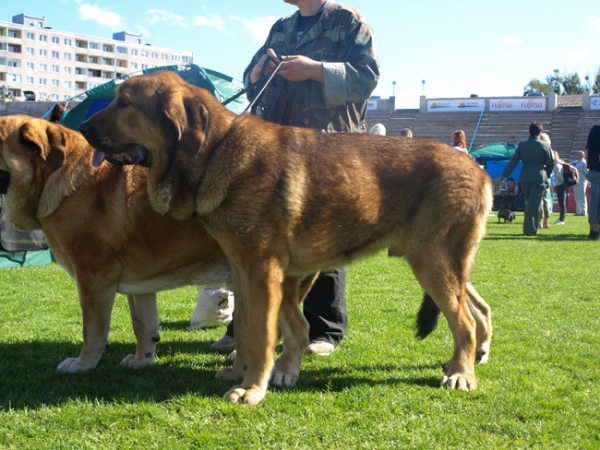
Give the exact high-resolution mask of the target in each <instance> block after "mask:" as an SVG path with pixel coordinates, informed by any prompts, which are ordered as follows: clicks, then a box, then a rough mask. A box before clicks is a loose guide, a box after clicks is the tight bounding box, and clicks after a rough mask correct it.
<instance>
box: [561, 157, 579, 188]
mask: <svg viewBox="0 0 600 450" xmlns="http://www.w3.org/2000/svg"><path fill="white" fill-rule="evenodd" d="M561 164H562V166H563V180H564V181H563V183H564V185H565V187H566V188H570V187H571V186H575V185H576V184H577V183H578V182H579V172H578V171H577V169H576V168H575V167H573V166H572V165H570V164H569V163H565V162H564V163H561Z"/></svg>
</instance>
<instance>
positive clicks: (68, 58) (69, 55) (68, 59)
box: [63, 53, 71, 61]
mask: <svg viewBox="0 0 600 450" xmlns="http://www.w3.org/2000/svg"><path fill="white" fill-rule="evenodd" d="M63 57H64V59H65V60H66V61H71V54H70V53H64V54H63Z"/></svg>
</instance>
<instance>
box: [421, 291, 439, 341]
mask: <svg viewBox="0 0 600 450" xmlns="http://www.w3.org/2000/svg"><path fill="white" fill-rule="evenodd" d="M441 315H442V312H441V311H440V308H438V306H437V305H436V304H435V302H434V301H433V299H432V298H431V296H430V295H429V294H428V293H427V292H425V295H423V302H422V303H421V307H420V308H419V312H418V314H417V333H416V334H417V337H418V338H419V339H425V338H426V337H427V336H429V334H430V333H431V332H432V331H433V330H435V327H437V324H438V322H439V320H440V316H441Z"/></svg>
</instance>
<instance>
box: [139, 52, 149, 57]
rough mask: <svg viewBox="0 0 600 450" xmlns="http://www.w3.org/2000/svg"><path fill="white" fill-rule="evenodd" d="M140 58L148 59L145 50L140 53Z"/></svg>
mask: <svg viewBox="0 0 600 450" xmlns="http://www.w3.org/2000/svg"><path fill="white" fill-rule="evenodd" d="M140 56H141V57H142V58H147V57H148V52H147V51H146V50H142V53H141V55H140Z"/></svg>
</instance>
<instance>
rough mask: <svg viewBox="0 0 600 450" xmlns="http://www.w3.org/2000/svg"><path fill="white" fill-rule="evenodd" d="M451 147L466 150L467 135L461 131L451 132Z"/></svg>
mask: <svg viewBox="0 0 600 450" xmlns="http://www.w3.org/2000/svg"><path fill="white" fill-rule="evenodd" d="M452 145H453V146H454V147H462V148H467V135H466V134H465V132H464V131H463V130H456V131H453V132H452Z"/></svg>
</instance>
